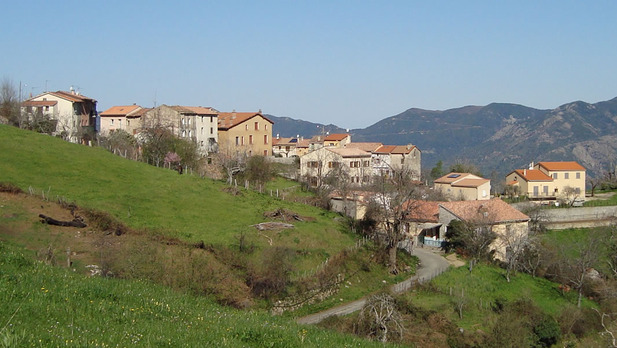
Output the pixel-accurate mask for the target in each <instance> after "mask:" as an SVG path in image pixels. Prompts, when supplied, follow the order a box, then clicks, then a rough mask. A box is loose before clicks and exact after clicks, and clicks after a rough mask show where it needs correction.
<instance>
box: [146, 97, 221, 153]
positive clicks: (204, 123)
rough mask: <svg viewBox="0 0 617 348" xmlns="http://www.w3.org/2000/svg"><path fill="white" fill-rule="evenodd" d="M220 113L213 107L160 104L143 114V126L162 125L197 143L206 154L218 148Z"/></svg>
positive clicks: (180, 136)
mask: <svg viewBox="0 0 617 348" xmlns="http://www.w3.org/2000/svg"><path fill="white" fill-rule="evenodd" d="M218 115H219V112H218V111H217V110H215V109H213V108H211V107H203V106H181V105H174V106H168V105H165V104H163V105H160V106H158V107H156V108H153V109H150V110H148V111H146V112H144V113H143V115H142V116H141V128H142V129H146V128H156V127H162V128H165V129H168V130H170V131H171V132H172V133H173V134H174V135H175V136H177V137H179V138H182V139H186V140H192V141H194V142H196V143H197V145H198V147H199V151H200V152H201V153H202V154H204V155H206V154H208V153H210V152H216V151H217V149H218V137H219V134H218V128H217V127H218Z"/></svg>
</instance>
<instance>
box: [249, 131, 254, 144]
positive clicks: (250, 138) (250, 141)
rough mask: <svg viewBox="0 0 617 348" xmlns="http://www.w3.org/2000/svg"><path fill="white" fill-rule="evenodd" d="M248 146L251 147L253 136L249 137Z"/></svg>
mask: <svg viewBox="0 0 617 348" xmlns="http://www.w3.org/2000/svg"><path fill="white" fill-rule="evenodd" d="M249 144H250V145H253V135H252V134H251V135H249Z"/></svg>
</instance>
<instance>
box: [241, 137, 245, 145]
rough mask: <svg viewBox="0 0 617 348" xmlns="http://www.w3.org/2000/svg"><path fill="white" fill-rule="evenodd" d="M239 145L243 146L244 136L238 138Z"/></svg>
mask: <svg viewBox="0 0 617 348" xmlns="http://www.w3.org/2000/svg"><path fill="white" fill-rule="evenodd" d="M240 141H241V145H244V135H243V136H242V137H241V138H240Z"/></svg>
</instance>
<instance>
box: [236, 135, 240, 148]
mask: <svg viewBox="0 0 617 348" xmlns="http://www.w3.org/2000/svg"><path fill="white" fill-rule="evenodd" d="M238 145H240V137H236V146H238Z"/></svg>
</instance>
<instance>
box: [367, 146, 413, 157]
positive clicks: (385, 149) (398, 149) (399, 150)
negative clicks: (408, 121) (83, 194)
mask: <svg viewBox="0 0 617 348" xmlns="http://www.w3.org/2000/svg"><path fill="white" fill-rule="evenodd" d="M415 147H416V146H415V145H411V144H409V145H382V146H380V147H379V148H377V149H375V150H374V151H373V152H374V153H379V154H385V153H388V154H395V155H406V154H408V153H410V152H411V151H413V149H414V148H415Z"/></svg>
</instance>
